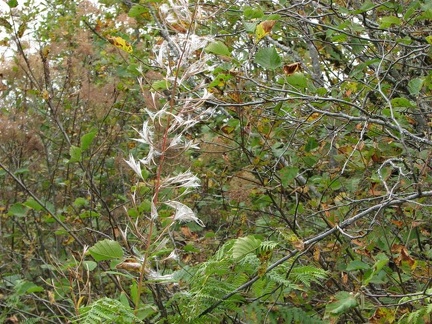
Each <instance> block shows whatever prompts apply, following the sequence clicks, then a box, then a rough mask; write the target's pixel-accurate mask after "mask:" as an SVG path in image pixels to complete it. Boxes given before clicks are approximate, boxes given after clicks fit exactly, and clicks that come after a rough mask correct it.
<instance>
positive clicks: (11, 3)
mask: <svg viewBox="0 0 432 324" xmlns="http://www.w3.org/2000/svg"><path fill="white" fill-rule="evenodd" d="M7 4H8V6H9V7H11V8H15V7H17V6H18V0H9V1H8V2H7Z"/></svg>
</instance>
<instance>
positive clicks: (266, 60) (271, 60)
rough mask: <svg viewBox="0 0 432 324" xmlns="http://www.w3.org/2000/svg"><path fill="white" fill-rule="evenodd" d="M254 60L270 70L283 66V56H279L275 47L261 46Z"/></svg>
mask: <svg viewBox="0 0 432 324" xmlns="http://www.w3.org/2000/svg"><path fill="white" fill-rule="evenodd" d="M254 61H255V63H257V64H259V65H261V66H262V67H263V68H265V69H269V70H275V69H277V68H278V67H280V66H282V58H281V57H280V56H279V54H278V53H277V51H276V49H275V48H274V47H264V48H260V49H259V50H258V51H257V53H256V54H255V59H254Z"/></svg>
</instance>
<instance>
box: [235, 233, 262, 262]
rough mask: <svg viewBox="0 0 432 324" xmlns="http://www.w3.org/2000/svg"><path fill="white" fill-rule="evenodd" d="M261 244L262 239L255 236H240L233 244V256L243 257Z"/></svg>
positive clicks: (236, 257)
mask: <svg viewBox="0 0 432 324" xmlns="http://www.w3.org/2000/svg"><path fill="white" fill-rule="evenodd" d="M260 245H261V240H258V239H256V238H255V237H253V236H246V237H240V238H238V239H237V240H235V242H234V245H233V250H232V251H233V258H234V259H241V258H243V257H244V256H246V255H247V254H249V253H252V252H254V251H256V250H257V249H258V248H259V247H260Z"/></svg>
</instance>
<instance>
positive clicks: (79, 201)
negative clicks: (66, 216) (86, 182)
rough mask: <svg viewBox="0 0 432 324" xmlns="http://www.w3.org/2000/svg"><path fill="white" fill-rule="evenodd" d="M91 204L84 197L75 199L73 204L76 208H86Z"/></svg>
mask: <svg viewBox="0 0 432 324" xmlns="http://www.w3.org/2000/svg"><path fill="white" fill-rule="evenodd" d="M88 204H89V201H88V200H87V199H85V198H83V197H78V198H76V199H75V201H74V202H73V203H72V205H73V206H74V207H76V208H80V207H84V206H87V205H88Z"/></svg>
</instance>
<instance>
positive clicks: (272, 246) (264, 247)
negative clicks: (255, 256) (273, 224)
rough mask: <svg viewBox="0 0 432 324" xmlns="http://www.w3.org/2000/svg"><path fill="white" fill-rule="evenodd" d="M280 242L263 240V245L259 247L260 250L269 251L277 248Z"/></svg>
mask: <svg viewBox="0 0 432 324" xmlns="http://www.w3.org/2000/svg"><path fill="white" fill-rule="evenodd" d="M278 245H279V243H278V242H274V241H263V242H261V245H260V247H259V250H260V252H269V251H273V250H274V249H275V247H276V246H278Z"/></svg>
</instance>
